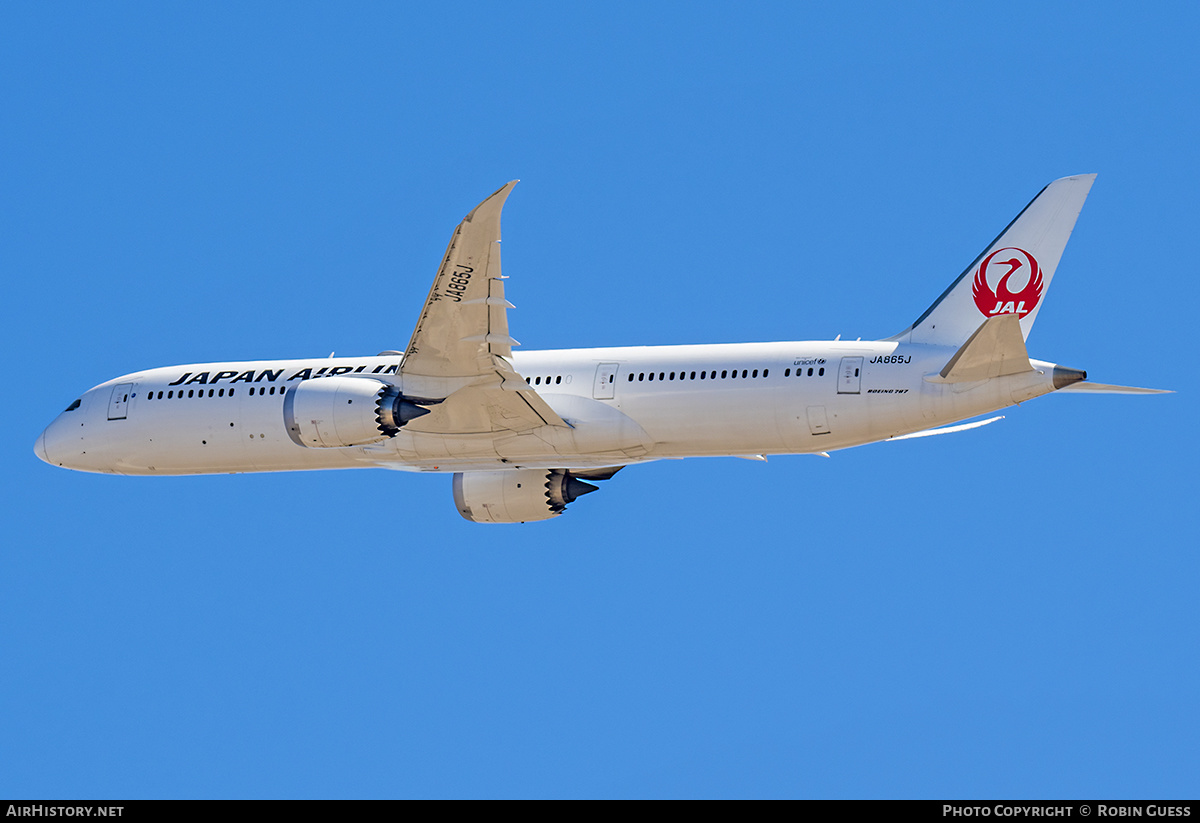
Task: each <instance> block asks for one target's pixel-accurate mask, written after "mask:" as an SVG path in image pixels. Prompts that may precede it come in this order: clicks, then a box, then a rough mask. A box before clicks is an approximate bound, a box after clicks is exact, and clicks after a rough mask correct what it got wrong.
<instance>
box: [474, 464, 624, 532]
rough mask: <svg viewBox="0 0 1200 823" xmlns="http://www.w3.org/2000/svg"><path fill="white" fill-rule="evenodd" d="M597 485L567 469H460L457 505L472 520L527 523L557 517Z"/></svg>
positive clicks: (476, 521) (479, 521) (592, 490)
mask: <svg viewBox="0 0 1200 823" xmlns="http://www.w3.org/2000/svg"><path fill="white" fill-rule="evenodd" d="M611 476H612V475H611V474H610V475H609V477H611ZM597 479H599V478H597ZM597 488H598V487H597V486H593V485H592V484H591V483H585V482H584V481H582V480H580V479H579V478H577V477H575V476H574V475H572V474H571V472H570V471H568V470H567V469H516V470H513V471H498V472H458V473H456V474H455V475H454V505H455V506H456V507H457V508H458V513H459V514H461V515H462V516H463V517H464V518H466V519H467V520H470V521H471V522H473V523H527V522H529V521H532V520H549V519H550V518H551V517H557V516H558V515H560V514H562V513H563V512H564V511H565V510H566V508H567V504H568V503H573V502H575V499H576V498H578V497H582V496H583V495H585V494H591V493H592V492H594V491H596V489H597Z"/></svg>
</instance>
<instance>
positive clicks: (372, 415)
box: [283, 376, 429, 449]
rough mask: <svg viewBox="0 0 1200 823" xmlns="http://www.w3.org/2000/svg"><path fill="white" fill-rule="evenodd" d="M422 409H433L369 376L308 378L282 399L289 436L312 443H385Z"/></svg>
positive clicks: (303, 443)
mask: <svg viewBox="0 0 1200 823" xmlns="http://www.w3.org/2000/svg"><path fill="white" fill-rule="evenodd" d="M423 414H429V409H425V408H422V407H421V406H418V405H417V404H416V403H413V402H412V401H411V400H408V399H406V398H405V397H404V395H402V394H401V393H400V390H399V389H398V388H396V387H395V386H393V385H391V384H388V383H384V382H383V381H381V380H373V379H371V378H366V377H342V376H338V377H322V378H317V379H313V380H305V381H303V382H302V383H300V385H298V386H296V387H295V388H294V389H292V390H291V391H290V392H288V395H287V397H286V398H285V399H284V401H283V422H284V426H285V427H286V428H287V433H288V436H289V437H290V438H292V441H293V442H295V443H296V444H298V445H300V446H304V447H306V448H310V449H314V448H315V449H334V448H346V447H348V446H365V445H367V444H370V443H380V442H382V441H384V440H387V439H388V438H390V437H395V436H396V434H397V433H398V432H399V431H400V429H401V428H402V427H403V426H404V424H405V423H407V422H409V421H410V420H413V419H415V418H417V417H420V416H421V415H423Z"/></svg>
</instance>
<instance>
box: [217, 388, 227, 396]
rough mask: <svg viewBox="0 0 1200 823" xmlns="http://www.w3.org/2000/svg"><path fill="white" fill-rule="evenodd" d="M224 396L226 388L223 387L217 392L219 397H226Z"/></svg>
mask: <svg viewBox="0 0 1200 823" xmlns="http://www.w3.org/2000/svg"><path fill="white" fill-rule="evenodd" d="M224 396H225V390H224V389H221V390H220V391H218V392H217V397H224Z"/></svg>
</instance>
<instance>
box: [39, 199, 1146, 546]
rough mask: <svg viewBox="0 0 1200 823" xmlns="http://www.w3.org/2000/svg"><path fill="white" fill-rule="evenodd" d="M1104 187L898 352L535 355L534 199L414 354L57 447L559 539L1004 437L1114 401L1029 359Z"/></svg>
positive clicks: (494, 242) (51, 444) (196, 398)
mask: <svg viewBox="0 0 1200 823" xmlns="http://www.w3.org/2000/svg"><path fill="white" fill-rule="evenodd" d="M1094 179H1095V175H1080V176H1077V177H1065V178H1063V179H1061V180H1056V181H1054V182H1053V183H1051V184H1050V185H1048V186H1046V188H1044V189H1042V191H1041V192H1040V193H1039V194H1038V195H1037V197H1035V198H1034V199H1033V201H1032V202H1031V203H1030V204H1029V205H1028V206H1026V207H1025V209H1024V210H1023V211H1022V212H1021V213H1020V214H1019V215H1017V217H1016V219H1014V220H1013V221H1012V223H1010V224H1009V225H1008V227H1007V228H1005V229H1004V231H1002V232H1001V233H1000V236H999V237H997V238H996V240H994V241H993V242H992V243H991V244H990V245H988V246H987V248H985V249H984V251H983V253H982V254H980V255H979V257H978V258H977V259H976V260H975V262H973V263H972V264H971V265H970V266H968V267H967V269H966V270H965V271H964V272H963V273H962V274H961V275H959V277H958V279H957V280H955V281H954V282H953V283H951V284H950V287H949V288H947V289H946V291H945V292H944V293H943V294H942V295H941V296H940V297H939V298H938V299H937V300H935V301H934V302H933V305H931V306H930V307H929V308H928V309H926V310H925V312H924V314H922V315H921V316H920V317H918V318H917V320H916V322H914V323H913V324H912V325H911V326H909V327H908V328H906V329H905V330H904V331H902V332H900V333H899V334H897V335H895V336H893V337H889V338H887V339H886V340H874V341H853V342H850V341H845V340H833V341H804V342H793V343H737V344H721V345H697V346H627V347H619V348H601V349H563V350H554V351H529V352H516V353H514V351H513V346H516V345H518V344H517V341H516V340H514V339H513V338H512V337H511V336H509V329H508V309H510V308H512V304H511V303H509V302H508V301H507V300H506V299H505V297H504V280H505V278H504V276H502V275H501V273H500V212H501V209H502V208H503V206H504V201H505V199H506V198H507V197H508V195H509V192H511V191H512V188H513V186H514V185H515V181H514V182H513V183H509V184H507V185H506V186H504V187H503V188H501V189H500V190H499V191H497V192H496V193H494V194H493V195H491V196H490V197H488V198H487V199H486V200H484V201H483V202H482V203H480V204H479V205H478V206H477V207H476V208H475V209H474V210H473V211H472V212H471V213H470V214H468V215H467V216H466V218H465V219H464V220H463V221H462V223H461V224H459V226H458V228H457V229H455V231H454V235H453V236H452V237H451V238H450V246H449V248H447V249H446V254H445V256H444V257H443V258H442V263H441V267H440V268H439V270H438V273H437V276H436V277H435V278H434V281H433V288H431V289H430V290H429V297H428V298H427V299H426V301H425V305H424V307H423V308H422V309H421V313H420V315H419V316H418V318H417V324H416V328H415V329H414V331H413V334H412V339H411V340H410V341H409V343H408V346H407V348H405V349H404V351H403V352H399V351H385V352H381V353H380V354H378V355H375V356H374V357H337V358H335V357H330V358H327V359H322V360H257V361H247V362H234V363H197V364H192V365H186V366H169V367H166V368H157V369H149V370H146V371H139V372H135V373H133V374H127V375H124V376H122V377H117V378H114V379H112V380H109V381H107V382H104V383H101V384H100V385H98V386H96V387H95V388H92V389H89V390H88V391H86V392H85V393H84V394H83V395H82V396H81V397H80V398H79V399H78V400H75V401H74V402H73V403H71V405H70V406H69V407H68V408H67V410H66V411H64V412H63V413H62V414H60V415H59V416H58V417H57V418H56V419H55V420H54V422H52V423H51V424H50V425H49V426H48V427H47V428H46V430H45V431H44V432H42V434H41V436H40V437H38V439H37V445H36V451H37V455H38V457H40V458H41V459H42V460H44V461H46V462H47V463H50V464H52V465H55V466H62V467H65V468H70V469H79V470H82V471H90V472H105V473H111V474H136V475H168V474H212V473H227V472H272V471H292V470H303V469H348V468H373V467H375V468H378V467H383V468H390V469H404V470H411V471H418V472H447V473H453V475H454V480H453V491H454V501H455V504H456V505H457V507H458V511H459V512H460V513H461V514H462V516H463V517H465V518H467V519H468V520H472V521H475V522H477V523H516V522H526V521H531V520H545V519H548V518H551V517H556V516H558V515H559V514H561V513H562V512H563V511H564V509H565V508H566V506H567V504H569V503H571V502H572V501H574V500H575V499H576V498H577V497H579V496H580V495H583V494H587V493H589V492H591V491H595V490H596V488H597V487H596V486H595V485H593V483H595V482H598V481H602V480H607V479H609V478H610V477H612V476H613V475H614V474H615V473H616V472H617V471H618V470H620V469H621V468H623V467H624V466H628V465H631V464H635V463H644V462H647V461H651V460H660V459H664V458H681V457H696V456H718V455H728V456H738V457H748V458H752V459H764V458H765V457H766V456H767V455H775V454H802V453H827V452H830V451H833V450H834V449H845V448H848V447H850V446H859V445H862V444H864V443H874V442H876V441H881V440H895V439H899V438H903V437H921V436H925V435H932V434H942V433H947V432H954V431H961V430H964V429H969V428H974V427H976V426H981V425H985V424H986V423H989V422H992V420H995V419H999V418H994V417H993V418H990V419H983V420H977V421H975V422H971V423H966V424H962V425H953V424H955V423H958V421H962V420H967V419H970V418H974V417H978V416H980V415H985V414H988V413H991V412H995V411H997V410H999V409H1003V408H1005V407H1006V406H1011V405H1013V404H1014V403H1020V402H1023V401H1025V400H1030V399H1032V398H1034V397H1038V396H1039V395H1043V394H1048V393H1050V392H1053V391H1071V392H1109V393H1137V394H1146V393H1155V390H1153V389H1137V388H1130V387H1122V386H1108V385H1099V384H1095V383H1089V382H1087V374H1086V373H1085V372H1083V371H1080V370H1078V369H1073V368H1065V367H1062V366H1058V365H1055V364H1054V363H1047V362H1044V361H1041V360H1033V359H1031V358H1030V357H1029V354H1028V353H1027V352H1026V349H1025V340H1026V338H1027V337H1028V336H1029V331H1030V329H1031V328H1032V327H1033V324H1034V321H1035V320H1036V319H1037V315H1038V311H1039V310H1040V309H1041V307H1042V304H1043V302H1044V301H1045V297H1046V292H1047V291H1048V290H1049V288H1050V282H1051V280H1052V279H1053V278H1054V272H1055V270H1056V269H1057V268H1058V262H1059V258H1060V257H1061V256H1062V253H1063V248H1064V247H1065V246H1066V243H1067V239H1068V238H1069V237H1070V234H1071V230H1072V229H1073V228H1074V226H1075V220H1076V218H1077V217H1078V216H1079V211H1080V209H1081V208H1082V207H1083V201H1084V199H1085V198H1086V197H1087V194H1088V191H1089V189H1091V186H1092V182H1093V180H1094Z"/></svg>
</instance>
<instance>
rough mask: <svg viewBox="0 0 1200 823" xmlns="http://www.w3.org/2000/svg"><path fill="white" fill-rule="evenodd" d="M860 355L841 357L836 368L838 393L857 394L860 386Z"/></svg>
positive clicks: (861, 360)
mask: <svg viewBox="0 0 1200 823" xmlns="http://www.w3.org/2000/svg"><path fill="white" fill-rule="evenodd" d="M862 364H863V359H862V358H861V357H843V358H842V367H841V369H839V370H838V394H858V393H859V391H860V389H861V387H862Z"/></svg>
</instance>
